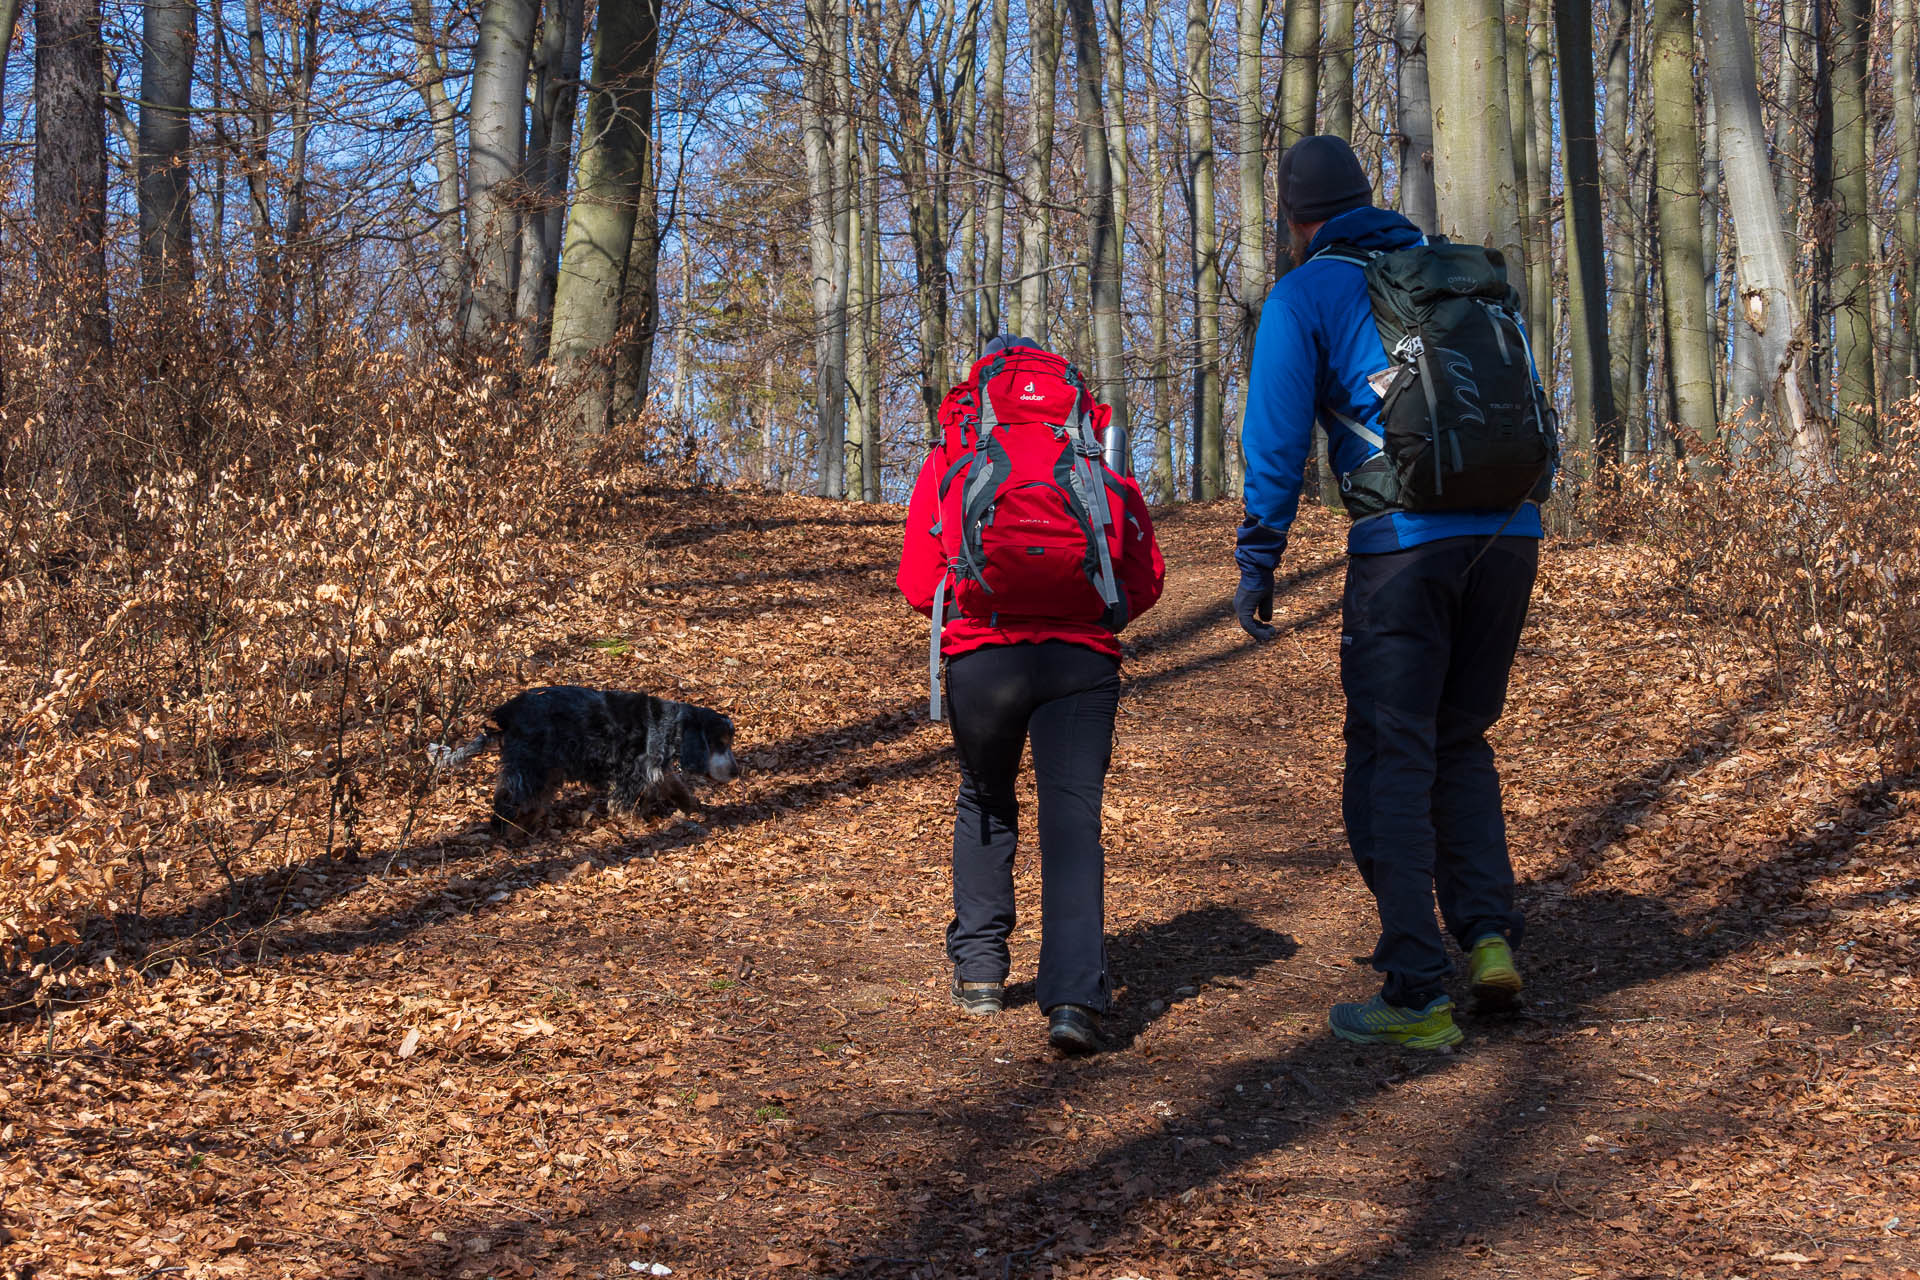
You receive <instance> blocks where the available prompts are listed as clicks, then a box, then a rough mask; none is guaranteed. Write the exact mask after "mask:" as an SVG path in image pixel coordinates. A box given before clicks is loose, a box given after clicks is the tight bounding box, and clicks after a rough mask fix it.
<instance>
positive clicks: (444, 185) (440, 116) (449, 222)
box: [412, 0, 467, 325]
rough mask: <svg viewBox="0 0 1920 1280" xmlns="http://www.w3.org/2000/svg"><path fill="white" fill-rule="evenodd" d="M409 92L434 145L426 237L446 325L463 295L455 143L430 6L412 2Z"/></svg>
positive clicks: (425, 0) (430, 0)
mask: <svg viewBox="0 0 1920 1280" xmlns="http://www.w3.org/2000/svg"><path fill="white" fill-rule="evenodd" d="M412 10H413V87H414V92H416V93H418V94H419V95H420V100H421V102H422V103H424V104H425V106H426V108H427V122H428V126H429V128H430V130H431V137H432V139H433V172H434V178H435V183H434V202H433V206H434V207H433V224H432V226H431V228H430V231H431V233H432V235H433V239H434V243H435V245H436V246H437V248H438V253H439V272H440V291H441V302H442V306H443V308H444V310H443V311H442V314H441V321H442V323H443V325H444V324H450V323H451V321H452V318H453V317H454V316H455V315H457V314H458V312H459V310H460V305H461V299H462V297H463V296H464V294H465V293H466V281H467V271H466V248H465V236H464V235H463V233H462V231H461V228H460V209H461V201H460V143H459V136H458V132H457V125H456V122H455V115H454V108H453V103H452V102H451V101H449V100H448V98H447V87H446V80H447V73H446V68H445V66H443V65H442V63H441V61H440V48H439V38H438V35H437V33H436V31H435V29H434V24H433V0H412Z"/></svg>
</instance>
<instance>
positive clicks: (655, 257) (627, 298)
mask: <svg viewBox="0 0 1920 1280" xmlns="http://www.w3.org/2000/svg"><path fill="white" fill-rule="evenodd" d="M655 56H656V58H657V57H658V55H657V53H656V55H655ZM646 97H647V101H646V106H645V108H644V110H645V114H646V117H647V124H648V130H649V134H648V139H647V144H646V160H645V162H644V164H643V167H642V169H641V173H642V176H643V181H642V182H641V184H640V191H639V193H638V195H637V197H636V201H635V205H634V213H633V242H632V243H631V244H629V245H628V246H627V269H626V272H625V274H624V275H623V276H622V278H621V282H620V320H619V326H618V331H619V338H618V342H617V345H616V346H615V348H614V361H613V397H612V402H611V405H610V412H611V413H612V414H613V416H614V420H615V421H619V420H621V419H623V418H627V417H630V416H633V415H635V414H639V413H643V412H645V410H646V407H647V400H648V397H649V396H650V395H651V394H652V390H653V344H654V342H655V340H656V339H657V338H658V337H659V334H660V180H659V175H658V169H659V166H660V140H659V139H658V138H656V137H653V136H652V126H653V124H654V121H655V118H656V117H655V115H654V111H653V91H652V90H651V89H649V90H648V92H647V95H646Z"/></svg>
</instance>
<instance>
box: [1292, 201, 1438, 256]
mask: <svg viewBox="0 0 1920 1280" xmlns="http://www.w3.org/2000/svg"><path fill="white" fill-rule="evenodd" d="M1420 234H1421V233H1420V228H1418V227H1416V226H1414V225H1413V224H1412V223H1411V222H1408V221H1407V220H1406V219H1405V218H1403V217H1401V216H1400V215H1399V214H1397V213H1395V212H1394V211H1393V210H1391V209H1380V208H1376V207H1374V206H1373V205H1367V206H1365V207H1364V208H1360V209H1349V210H1347V211H1346V212H1345V213H1341V214H1336V215H1334V216H1333V217H1331V218H1328V219H1327V221H1326V225H1324V226H1322V227H1321V228H1320V229H1319V230H1318V231H1316V232H1314V233H1313V239H1312V240H1311V241H1310V242H1309V243H1308V245H1307V256H1308V257H1312V256H1313V255H1314V254H1316V253H1318V252H1320V250H1322V249H1324V248H1326V247H1327V246H1328V245H1330V244H1350V245H1352V246H1353V247H1354V248H1356V249H1361V250H1365V251H1367V252H1369V253H1371V252H1374V251H1376V250H1378V251H1380V252H1382V253H1385V252H1390V251H1392V250H1394V249H1404V248H1406V247H1407V246H1408V245H1411V244H1418V243H1420Z"/></svg>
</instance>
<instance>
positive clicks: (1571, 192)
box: [1543, 0, 1619, 459]
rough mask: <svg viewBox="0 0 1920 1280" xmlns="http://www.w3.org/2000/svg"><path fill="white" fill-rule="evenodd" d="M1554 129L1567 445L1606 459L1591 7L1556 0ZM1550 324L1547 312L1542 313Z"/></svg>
mask: <svg viewBox="0 0 1920 1280" xmlns="http://www.w3.org/2000/svg"><path fill="white" fill-rule="evenodd" d="M1555 22H1556V24H1557V30H1556V34H1557V35H1558V36H1559V40H1560V59H1561V62H1560V127H1561V139H1562V141H1563V143H1564V148H1565V153H1566V154H1565V160H1564V167H1565V172H1566V189H1567V218H1566V224H1567V237H1566V238H1567V295H1568V307H1567V310H1568V314H1569V316H1570V318H1571V323H1570V324H1569V325H1568V326H1567V328H1568V333H1569V337H1570V343H1569V345H1570V346H1571V348H1572V353H1571V354H1572V360H1571V363H1572V365H1573V413H1574V432H1573V434H1574V443H1575V444H1576V446H1578V447H1580V448H1582V449H1585V448H1586V447H1587V446H1589V445H1597V446H1598V448H1597V453H1598V454H1599V455H1600V456H1601V457H1603V458H1609V459H1610V458H1612V457H1613V456H1614V455H1615V454H1616V453H1617V452H1618V440H1619V436H1618V431H1619V413H1618V410H1617V409H1616V407H1615V405H1614V400H1613V379H1612V359H1611V357H1610V355H1609V353H1608V342H1607V286H1606V268H1605V265H1604V259H1603V257H1602V255H1603V254H1604V252H1605V250H1604V248H1603V247H1602V243H1601V237H1602V229H1601V218H1600V139H1599V133H1598V130H1597V129H1596V127H1595V125H1594V117H1593V109H1594V83H1593V6H1592V4H1591V0H1560V3H1559V8H1558V10H1557V12H1556V16H1555ZM1543 310H1544V311H1545V314H1546V315H1547V316H1548V317H1549V320H1550V319H1551V316H1552V314H1553V312H1552V309H1551V307H1546V308H1543Z"/></svg>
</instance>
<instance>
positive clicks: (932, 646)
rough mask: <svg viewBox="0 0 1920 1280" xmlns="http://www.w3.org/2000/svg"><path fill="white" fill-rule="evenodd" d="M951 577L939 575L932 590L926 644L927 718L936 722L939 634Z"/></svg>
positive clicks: (938, 716) (937, 715)
mask: <svg viewBox="0 0 1920 1280" xmlns="http://www.w3.org/2000/svg"><path fill="white" fill-rule="evenodd" d="M952 577H953V575H952V574H951V573H945V574H942V575H940V585H939V586H937V587H935V588H934V589H933V639H931V640H929V641H928V642H927V718H928V719H929V720H936V721H937V720H939V719H941V714H940V633H941V632H942V631H944V630H946V626H947V583H948V582H949V581H951V580H952Z"/></svg>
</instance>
